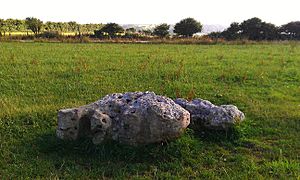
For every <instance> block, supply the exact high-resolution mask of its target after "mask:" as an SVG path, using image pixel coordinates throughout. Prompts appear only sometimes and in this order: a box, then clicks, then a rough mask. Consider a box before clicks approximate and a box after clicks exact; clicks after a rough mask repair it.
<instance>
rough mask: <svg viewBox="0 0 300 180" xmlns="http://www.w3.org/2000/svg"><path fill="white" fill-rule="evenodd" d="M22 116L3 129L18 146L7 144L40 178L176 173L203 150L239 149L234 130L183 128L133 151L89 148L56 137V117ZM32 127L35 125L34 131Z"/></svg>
mask: <svg viewBox="0 0 300 180" xmlns="http://www.w3.org/2000/svg"><path fill="white" fill-rule="evenodd" d="M53 114H54V113H53ZM24 117H27V118H23V116H22V117H21V118H20V117H18V118H15V119H9V121H6V122H14V123H15V124H13V125H10V124H7V125H5V126H6V128H5V129H6V130H9V129H10V130H13V132H14V134H19V135H16V136H14V137H13V140H14V141H16V142H18V143H17V144H16V146H15V147H12V146H11V147H10V150H12V152H13V153H14V154H15V155H16V156H17V157H18V159H19V161H20V162H22V163H23V164H25V165H26V166H24V167H21V170H25V169H24V168H28V166H31V167H32V168H34V169H36V168H37V169H39V171H38V170H37V171H33V172H34V173H37V174H39V173H40V175H43V173H50V172H51V173H52V172H54V174H58V176H64V175H63V173H70V174H73V175H74V176H76V175H78V174H76V173H87V174H89V173H90V172H92V174H93V175H91V177H94V176H95V177H98V176H97V175H98V174H103V176H104V177H124V176H123V175H126V176H130V175H135V174H136V173H137V172H139V173H140V174H147V173H149V172H151V173H153V172H156V171H157V170H156V169H159V171H160V172H170V173H173V174H176V173H177V172H178V171H180V170H182V167H183V165H184V166H191V167H192V166H193V164H195V159H198V160H197V163H200V164H201V163H202V161H204V159H205V156H206V155H205V154H206V153H205V152H206V151H209V152H210V151H212V150H214V148H215V147H216V146H221V147H229V148H230V147H233V146H238V144H237V143H236V142H238V141H239V137H240V136H239V130H238V129H232V130H229V131H212V130H205V129H202V130H192V129H187V130H186V132H185V133H184V134H183V135H182V136H181V137H180V138H178V139H177V140H174V141H169V142H162V143H156V144H150V145H140V146H136V147H134V146H129V145H123V144H119V143H117V142H112V141H110V142H106V143H103V144H100V145H94V144H93V143H92V141H91V139H80V140H78V141H63V140H60V139H58V138H57V137H56V134H55V125H56V123H55V119H53V115H52V114H50V113H49V114H45V115H41V114H36V115H34V116H33V115H31V116H24ZM28 117H30V118H29V119H28ZM51 119H53V120H54V121H51ZM28 122H33V123H28ZM34 123H36V124H37V125H38V126H37V127H34V126H33V124H34ZM20 127H23V128H20ZM24 127H28V128H26V129H27V130H26V131H24V132H23V134H22V131H21V130H24ZM203 152H204V153H203ZM212 156H216V157H214V158H217V157H218V155H212ZM16 165H17V164H16ZM152 168H154V169H152ZM29 176H31V175H29Z"/></svg>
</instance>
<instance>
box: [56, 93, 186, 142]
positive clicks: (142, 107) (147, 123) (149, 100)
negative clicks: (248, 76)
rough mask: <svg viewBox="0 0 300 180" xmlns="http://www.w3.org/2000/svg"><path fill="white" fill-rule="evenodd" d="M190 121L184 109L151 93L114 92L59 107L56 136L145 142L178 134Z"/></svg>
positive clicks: (177, 135) (170, 137) (161, 139)
mask: <svg viewBox="0 0 300 180" xmlns="http://www.w3.org/2000/svg"><path fill="white" fill-rule="evenodd" d="M189 123H190V114H189V112H188V111H186V110H185V109H183V108H182V107H181V106H179V105H177V104H176V103H175V102H174V101H173V100H171V99H169V98H167V97H164V96H158V95H156V94H155V93H153V92H129V93H125V94H121V93H116V94H111V95H107V96H105V97H104V98H103V99H101V100H99V101H96V102H94V103H92V104H90V105H87V106H82V107H79V108H73V109H65V110H60V111H59V113H58V128H57V136H58V137H59V138H61V139H71V140H75V139H77V138H79V137H81V136H91V137H92V138H93V142H94V143H95V144H99V143H101V142H102V141H104V140H106V139H113V140H116V141H118V142H121V143H125V144H131V145H136V144H148V143H155V142H160V141H165V140H170V139H174V138H177V137H179V136H180V135H181V134H182V133H183V131H184V129H186V127H187V126H188V125H189Z"/></svg>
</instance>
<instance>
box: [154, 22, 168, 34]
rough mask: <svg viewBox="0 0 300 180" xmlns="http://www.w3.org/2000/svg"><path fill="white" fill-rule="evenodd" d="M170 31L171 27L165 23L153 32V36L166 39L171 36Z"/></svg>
mask: <svg viewBox="0 0 300 180" xmlns="http://www.w3.org/2000/svg"><path fill="white" fill-rule="evenodd" d="M169 29H170V25H168V24H166V23H164V24H161V25H158V26H156V27H155V28H154V30H153V34H154V35H156V36H159V37H166V36H168V35H169Z"/></svg>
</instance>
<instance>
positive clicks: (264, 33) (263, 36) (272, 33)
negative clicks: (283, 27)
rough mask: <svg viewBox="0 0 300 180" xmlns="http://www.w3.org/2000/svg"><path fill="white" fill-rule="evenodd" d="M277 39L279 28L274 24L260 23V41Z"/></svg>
mask: <svg viewBox="0 0 300 180" xmlns="http://www.w3.org/2000/svg"><path fill="white" fill-rule="evenodd" d="M276 39H279V28H278V27H276V26H275V25H274V24H271V23H266V22H262V23H261V27H260V40H276Z"/></svg>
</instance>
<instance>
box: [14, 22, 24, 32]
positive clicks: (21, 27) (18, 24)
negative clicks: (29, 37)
mask: <svg viewBox="0 0 300 180" xmlns="http://www.w3.org/2000/svg"><path fill="white" fill-rule="evenodd" d="M14 24H15V30H16V31H24V30H25V21H24V20H19V19H15V22H14Z"/></svg>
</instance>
